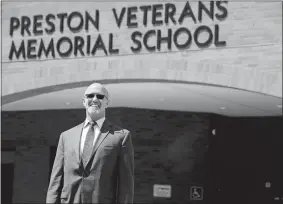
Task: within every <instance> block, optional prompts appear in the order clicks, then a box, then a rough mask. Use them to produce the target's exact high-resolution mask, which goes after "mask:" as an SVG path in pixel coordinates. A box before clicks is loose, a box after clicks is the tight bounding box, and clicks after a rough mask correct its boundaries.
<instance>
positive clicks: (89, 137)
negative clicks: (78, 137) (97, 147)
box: [82, 123, 96, 166]
mask: <svg viewBox="0 0 283 204" xmlns="http://www.w3.org/2000/svg"><path fill="white" fill-rule="evenodd" d="M89 124H90V127H89V129H88V132H87V134H86V138H85V143H84V149H83V153H82V162H83V165H84V166H86V164H87V162H88V160H89V158H90V156H91V153H92V149H93V140H94V126H95V125H96V123H89Z"/></svg>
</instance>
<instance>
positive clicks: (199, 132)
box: [2, 108, 209, 203]
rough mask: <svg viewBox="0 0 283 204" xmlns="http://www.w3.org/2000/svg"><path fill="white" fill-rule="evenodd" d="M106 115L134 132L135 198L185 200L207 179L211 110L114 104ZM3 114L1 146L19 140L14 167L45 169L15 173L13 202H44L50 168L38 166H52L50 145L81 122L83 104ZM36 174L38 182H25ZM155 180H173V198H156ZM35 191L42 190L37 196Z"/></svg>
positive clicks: (181, 201)
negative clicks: (196, 111) (73, 107)
mask: <svg viewBox="0 0 283 204" xmlns="http://www.w3.org/2000/svg"><path fill="white" fill-rule="evenodd" d="M107 116H108V118H109V119H110V120H111V121H113V122H115V123H117V124H118V125H121V126H122V127H124V128H127V129H129V130H130V131H131V132H132V135H133V143H134V146H135V167H136V168H135V169H136V170H135V175H136V177H135V183H136V185H135V202H138V203H155V202H157V203H158V202H160V203H166V202H168V203H186V202H187V201H188V198H189V194H188V192H189V187H190V185H204V186H205V185H206V183H205V182H204V180H205V176H206V172H205V170H206V169H207V168H205V166H204V164H205V162H204V159H205V158H206V157H205V153H206V149H207V146H206V144H207V139H208V129H209V116H208V115H206V114H193V113H184V112H168V111H155V110H143V109H129V108H111V109H109V110H108V112H107ZM2 117H3V118H2V127H3V128H2V141H3V143H2V146H3V145H8V146H9V145H10V146H15V144H16V145H17V154H16V155H18V157H17V159H16V162H17V163H16V165H15V168H16V169H15V172H18V171H17V168H18V169H21V172H22V171H23V170H24V169H26V170H27V168H29V169H37V170H38V171H40V172H44V174H45V175H42V176H41V177H39V176H38V175H37V174H33V173H29V174H23V173H22V174H21V179H15V181H14V186H16V187H17V188H16V189H15V188H14V202H15V201H16V202H32V201H33V202H40V201H43V202H44V199H45V194H44V193H45V192H44V191H46V188H47V185H48V182H47V180H48V171H49V169H48V170H43V171H41V170H40V169H41V168H45V169H46V168H47V167H48V168H50V166H49V160H48V159H47V158H48V157H49V155H48V157H46V154H49V153H47V152H48V151H46V147H47V146H55V145H57V139H58V137H59V134H60V133H61V132H62V131H64V130H66V129H68V128H70V127H72V126H74V125H77V124H78V123H80V122H82V121H83V120H84V117H85V113H84V110H82V109H81V110H56V111H52V110H48V111H29V112H3V113H2ZM16 141H18V143H16ZM31 141H34V142H31ZM27 145H29V146H30V148H29V149H30V151H28V152H29V153H28V152H27V148H24V150H23V148H22V149H19V147H23V146H27ZM40 147H42V148H40ZM40 149H42V151H40ZM23 152H24V153H23ZM34 154H42V155H41V156H42V157H44V160H46V161H45V162H39V161H38V160H39V159H40V158H42V157H41V156H36V155H34ZM25 155H27V156H25ZM24 157H25V158H24ZM27 157H28V158H27ZM34 159H36V160H37V161H34ZM16 177H17V176H16ZM25 177H29V178H25ZM34 179H36V181H37V182H36V183H35V182H26V180H29V181H32V180H34ZM153 184H170V185H172V199H171V200H165V199H156V198H153V196H152V195H153ZM21 188H25V189H26V190H25V193H24V194H22V193H20V191H18V190H17V189H21ZM35 189H42V193H39V191H40V190H37V191H36V192H35ZM34 193H37V195H38V196H33V194H34ZM204 197H205V195H204ZM198 203H202V202H201V201H199V202H198Z"/></svg>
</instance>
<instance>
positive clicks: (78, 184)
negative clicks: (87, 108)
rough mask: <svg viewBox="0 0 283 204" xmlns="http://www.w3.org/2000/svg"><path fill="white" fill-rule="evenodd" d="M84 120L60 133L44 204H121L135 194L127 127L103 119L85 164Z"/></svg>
mask: <svg viewBox="0 0 283 204" xmlns="http://www.w3.org/2000/svg"><path fill="white" fill-rule="evenodd" d="M82 128H83V123H82V124H80V125H78V126H76V127H74V128H71V129H69V130H67V131H65V132H63V133H62V134H61V135H60V139H59V143H58V147H57V152H56V156H55V160H54V164H53V168H52V173H51V177H50V184H49V187H48V191H47V198H46V203H99V204H107V203H109V204H110V203H111V204H114V203H124V204H132V203H133V197H134V149H133V144H132V138H131V134H130V132H129V131H128V130H126V129H122V128H120V127H118V126H117V125H115V124H113V123H111V122H109V121H108V120H107V119H106V120H105V121H104V123H103V126H102V128H101V135H100V137H99V139H98V141H97V142H96V144H95V146H94V149H93V152H92V157H91V158H90V159H89V161H88V164H87V165H86V167H84V166H83V165H82V162H81V158H80V153H79V149H80V137H81V132H82Z"/></svg>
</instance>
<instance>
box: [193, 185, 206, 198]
mask: <svg viewBox="0 0 283 204" xmlns="http://www.w3.org/2000/svg"><path fill="white" fill-rule="evenodd" d="M190 199H191V200H203V188H202V187H201V186H191V188H190Z"/></svg>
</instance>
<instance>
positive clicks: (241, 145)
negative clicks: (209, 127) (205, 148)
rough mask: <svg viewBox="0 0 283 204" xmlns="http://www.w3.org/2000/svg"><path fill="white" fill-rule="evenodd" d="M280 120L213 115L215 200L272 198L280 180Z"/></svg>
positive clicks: (227, 201)
mask: <svg viewBox="0 0 283 204" xmlns="http://www.w3.org/2000/svg"><path fill="white" fill-rule="evenodd" d="M273 120H275V121H273ZM280 120H282V119H280V118H277V119H273V118H268V117H267V118H228V117H220V116H217V117H215V118H214V121H213V123H214V124H213V126H214V128H215V129H216V135H213V136H212V140H211V148H210V154H211V161H210V167H211V171H212V173H211V179H212V185H213V187H212V188H213V194H212V195H213V200H215V203H219V204H222V203H223V204H224V203H225V204H226V203H229V204H233V203H241V204H245V203H247V204H248V203H271V202H273V201H274V196H275V194H274V193H275V192H277V191H278V190H277V189H278V185H279V184H278V183H279V181H280V179H279V178H280V174H279V171H280V167H279V165H280V162H281V161H280V158H279V155H280V154H279V150H280V142H279V141H280V135H281V134H282V126H281V124H280V123H279V122H278V121H280ZM276 121H277V122H276ZM268 182H270V183H271V186H272V187H271V188H268V186H269V184H268ZM266 184H267V185H266ZM212 203H214V202H212Z"/></svg>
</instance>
